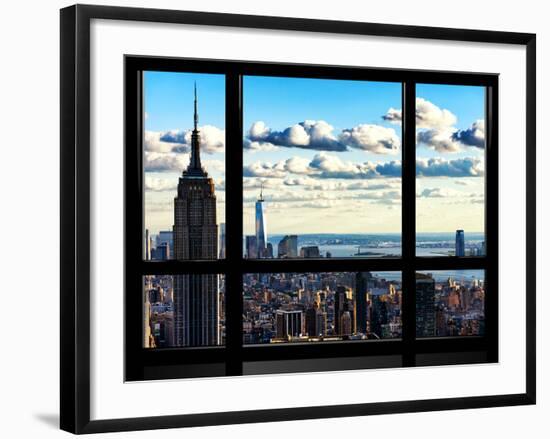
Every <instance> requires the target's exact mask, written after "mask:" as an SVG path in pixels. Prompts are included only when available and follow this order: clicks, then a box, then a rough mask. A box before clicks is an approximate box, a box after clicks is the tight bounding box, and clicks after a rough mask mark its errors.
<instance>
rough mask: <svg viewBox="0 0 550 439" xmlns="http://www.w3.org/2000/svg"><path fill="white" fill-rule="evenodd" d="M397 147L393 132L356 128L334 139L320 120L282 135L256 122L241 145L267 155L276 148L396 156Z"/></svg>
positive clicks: (375, 127) (329, 127)
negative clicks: (361, 151)
mask: <svg viewBox="0 0 550 439" xmlns="http://www.w3.org/2000/svg"><path fill="white" fill-rule="evenodd" d="M400 146H401V140H400V139H399V136H398V135H397V133H396V132H395V130H394V129H393V128H386V127H383V126H380V125H371V124H360V125H357V126H355V127H353V128H346V129H343V130H342V131H341V132H340V134H339V135H338V136H336V135H335V134H334V127H333V126H332V125H330V124H329V123H327V122H325V121H324V120H318V121H315V120H306V121H304V122H300V123H297V124H294V125H292V126H290V127H288V128H285V129H284V130H283V131H274V130H272V129H271V128H269V127H268V126H267V125H266V124H265V122H263V121H257V122H254V123H253V124H252V126H251V127H250V129H249V130H248V135H247V137H246V138H245V141H244V148H245V149H247V150H250V151H270V150H273V149H275V148H277V147H293V148H303V149H310V150H317V151H347V150H349V149H350V148H355V149H361V150H363V151H368V152H372V153H375V154H396V153H397V151H398V150H399V148H400Z"/></svg>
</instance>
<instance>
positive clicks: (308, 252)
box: [300, 245, 321, 258]
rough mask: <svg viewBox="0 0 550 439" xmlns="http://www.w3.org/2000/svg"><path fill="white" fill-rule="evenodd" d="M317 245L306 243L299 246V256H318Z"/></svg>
mask: <svg viewBox="0 0 550 439" xmlns="http://www.w3.org/2000/svg"><path fill="white" fill-rule="evenodd" d="M320 255H321V254H320V252H319V247H318V246H316V245H308V246H305V247H300V257H301V258H318V257H320Z"/></svg>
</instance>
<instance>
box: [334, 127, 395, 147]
mask: <svg viewBox="0 0 550 439" xmlns="http://www.w3.org/2000/svg"><path fill="white" fill-rule="evenodd" d="M339 139H340V142H342V143H343V144H345V145H348V146H350V147H352V148H357V149H361V150H363V151H369V152H373V153H375V154H397V152H398V151H399V148H400V147H401V140H400V139H399V136H398V135H397V133H396V132H395V130H394V129H393V128H386V127H383V126H380V125H370V124H361V125H357V126H356V127H354V128H351V129H345V130H342V132H341V133H340V136H339Z"/></svg>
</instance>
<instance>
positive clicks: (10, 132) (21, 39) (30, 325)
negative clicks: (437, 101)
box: [0, 0, 550, 438]
mask: <svg viewBox="0 0 550 439" xmlns="http://www.w3.org/2000/svg"><path fill="white" fill-rule="evenodd" d="M102 3H107V2H106V1H105V2H102ZM263 3H265V4H263ZM263 3H262V5H261V7H260V6H259V2H244V1H241V2H239V1H232V2H214V1H208V0H202V1H201V2H191V1H190V2H185V3H184V2H174V1H173V2H169V1H157V2H154V3H153V2H123V1H119V2H117V4H119V5H132V6H150V7H152V6H155V7H167V8H170V7H171V8H177V9H196V10H211V11H220V12H236V13H256V14H267V15H290V16H304V17H313V18H330V19H343V20H345V19H347V20H360V21H373V22H387V23H403V24H417V25H436V26H447V27H470V28H486V29H494V30H513V31H528V32H537V33H538V38H539V39H538V48H539V50H538V54H539V71H538V77H539V84H538V87H539V93H538V102H539V108H538V112H539V115H538V120H539V126H540V129H539V133H538V134H539V142H538V144H539V151H538V155H539V165H538V168H539V194H538V198H539V218H538V222H539V225H542V224H543V223H544V217H545V216H546V215H547V212H545V210H546V209H547V206H546V205H544V204H543V198H544V197H545V195H546V194H545V193H544V190H543V188H542V187H543V185H544V183H545V182H544V181H543V179H545V178H546V179H548V177H547V176H546V177H545V176H544V175H543V173H544V169H543V168H542V163H544V162H545V160H547V159H548V158H547V155H548V153H547V152H546V151H545V150H544V149H543V148H542V146H541V145H544V144H545V140H547V139H546V137H547V136H546V135H545V132H544V131H543V128H544V127H543V124H542V121H543V119H544V117H545V116H546V115H545V114H544V112H543V111H542V110H543V108H542V107H543V106H542V104H541V103H542V101H543V100H545V99H550V95H549V92H548V90H549V89H548V87H547V86H545V84H543V82H542V78H543V77H544V76H545V73H546V67H547V59H546V58H545V57H544V56H543V54H544V53H545V51H546V52H547V51H548V50H547V48H546V46H547V41H548V40H549V39H550V31H548V30H545V27H546V24H547V23H546V19H545V17H547V15H548V14H547V13H546V11H543V10H542V6H538V5H537V3H536V2H534V1H523V2H521V3H520V4H519V5H518V3H517V2H514V3H513V4H514V6H513V7H511V6H507V5H505V4H503V2H494V3H493V2H491V3H489V2H488V4H481V2H470V1H462V2H460V3H458V2H457V3H455V4H453V5H450V4H446V5H445V6H444V5H443V3H442V2H441V1H434V2H428V1H422V2H414V3H413V2H407V1H401V0H395V1H393V2H391V4H390V3H387V2H385V3H384V2H380V3H372V4H369V5H368V6H367V5H366V4H365V5H364V6H359V5H358V3H359V2H351V1H344V0H340V1H339V2H337V3H336V4H335V3H333V2H331V3H330V4H329V3H327V4H326V5H322V4H321V3H320V2H319V1H316V2H309V3H308V2H303V3H302V4H298V3H297V2H295V1H294V2H287V1H283V0H279V1H277V2H269V3H267V2H263ZM540 3H541V4H542V2H540ZM66 4H67V3H63V2H56V1H51V2H49V3H48V4H41V3H39V2H24V3H23V2H22V3H21V5H20V6H15V5H14V4H11V5H10V6H9V7H6V6H5V7H4V8H3V11H2V18H1V20H2V26H1V29H2V30H1V32H2V39H1V40H0V41H2V43H1V44H2V46H1V47H2V69H0V75H1V80H0V87H1V92H0V96H1V98H0V102H1V103H2V105H1V106H0V111H1V112H2V117H1V119H0V120H2V122H3V123H2V128H3V130H2V134H3V135H2V152H3V153H4V154H3V156H2V160H0V191H1V193H2V210H1V212H2V215H1V216H0V221H1V225H2V228H1V230H2V238H3V239H2V242H3V244H4V245H3V246H2V247H3V251H2V252H0V255H1V256H0V258H2V264H1V265H0V266H1V267H2V275H3V276H2V277H3V282H2V286H3V292H4V294H3V295H2V297H3V299H4V300H3V305H4V306H3V309H2V310H3V312H2V318H3V320H2V321H3V325H2V329H3V331H2V335H3V341H4V343H3V351H2V352H3V355H2V357H1V359H2V360H1V362H0V368H1V369H0V370H1V373H0V376H1V377H2V378H1V379H2V384H1V392H0V393H1V399H0V401H1V403H2V407H1V410H0V413H1V415H0V419H1V421H2V422H1V423H0V431H5V433H7V434H6V436H7V437H23V436H27V437H28V436H31V437H32V436H33V435H34V436H36V437H38V436H39V437H50V436H54V435H61V434H63V433H61V432H58V431H57V430H56V426H55V424H56V422H57V412H58V396H57V395H58V378H57V376H58V352H59V348H58V335H59V329H58V319H59V313H58V285H59V280H58V279H59V276H58V270H59V264H58V252H59V250H58V249H59V245H58V238H59V235H58V224H59V223H58V206H59V195H58V186H59V180H58V174H59V165H58V158H59V153H58V140H59V137H58V125H59V119H58V102H59V101H58V94H59V89H58V74H59V70H58V62H59V59H58V39H59V36H58V11H57V9H58V8H59V7H62V6H65V5H66ZM491 14H494V15H493V16H492V15H491ZM426 56H430V54H426ZM546 76H548V74H547V73H546ZM547 117H548V116H546V118H547ZM6 152H7V157H6ZM508 178H514V176H513V175H510V176H508ZM548 183H550V182H548V181H547V182H546V184H548ZM547 240H548V235H547V233H546V234H545V231H544V229H543V228H542V227H539V250H542V249H543V248H544V247H545V244H550V243H547V242H546V241H547ZM28 260H30V261H32V264H33V266H34V267H35V268H34V271H33V272H29V271H28V270H27V264H26V263H25V262H26V261H28ZM546 262H547V261H546V260H544V259H543V254H542V251H539V263H538V269H539V272H540V273H543V272H544V265H545V263H546ZM542 288H543V285H542V282H541V283H539V302H538V305H539V307H538V309H539V316H540V315H541V314H542V310H543V309H544V307H545V305H546V303H545V302H546V301H545V299H544V297H543V296H542V293H543V291H541V290H542ZM547 328H548V324H546V325H545V324H544V322H542V319H539V331H538V333H539V339H538V341H539V343H538V344H539V359H540V363H539V370H542V368H543V365H542V363H543V361H544V360H545V359H547V355H548V354H547V352H545V351H543V350H542V346H543V343H544V340H543V339H544V338H545V335H546V334H545V332H546V331H547ZM544 357H546V358H544ZM448 379H449V380H452V377H449V378H448ZM547 382H548V381H547V380H544V377H543V376H542V375H541V374H539V405H538V406H536V407H516V408H502V409H485V410H469V411H459V412H443V413H425V414H405V415H392V416H379V417H367V418H349V419H338V420H316V421H303V422H287V423H277V424H269V425H266V424H258V425H246V426H226V427H211V428H203V429H194V430H186V431H185V434H187V435H188V436H189V437H217V436H219V435H221V434H223V435H231V436H233V435H235V436H237V435H256V436H262V437H280V436H281V435H292V436H293V437H294V436H297V435H299V434H308V433H310V434H311V433H314V434H315V435H316V436H319V437H331V438H333V437H334V436H335V435H338V434H341V433H342V432H350V434H361V435H365V436H377V437H385V436H390V435H391V436H405V435H407V436H408V437H423V438H430V437H440V436H442V435H445V436H446V437H449V438H454V437H456V438H459V437H460V438H463V437H464V436H470V437H482V436H483V435H492V436H497V435H498V436H499V437H509V436H510V437H514V436H515V437H517V436H520V435H521V436H524V435H526V434H529V433H531V434H534V433H535V431H536V430H539V429H540V430H542V428H543V427H544V426H546V425H547V423H546V422H545V419H544V416H543V413H544V412H545V411H546V412H547V411H548V408H549V404H548V403H547V401H548V399H547V398H546V393H547V392H546V391H545V390H547V389H548V384H547ZM245 397H253V395H252V396H251V395H245ZM143 403H144V404H155V403H156V404H162V398H159V399H158V400H157V401H150V400H148V401H143ZM181 434H182V431H177V430H175V431H162V432H140V433H131V435H133V436H143V437H146V436H150V437H153V435H155V437H158V436H164V437H169V436H170V437H176V435H178V436H179V435H181ZM120 436H121V435H119V436H118V437H120Z"/></svg>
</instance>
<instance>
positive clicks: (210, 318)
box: [173, 86, 219, 346]
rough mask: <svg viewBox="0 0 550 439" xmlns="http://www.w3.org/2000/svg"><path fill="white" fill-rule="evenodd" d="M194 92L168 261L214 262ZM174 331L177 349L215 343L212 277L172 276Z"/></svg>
mask: <svg viewBox="0 0 550 439" xmlns="http://www.w3.org/2000/svg"><path fill="white" fill-rule="evenodd" d="M197 126H198V113H197V88H196V86H195V101H194V128H193V132H192V134H191V157H190V160H189V165H188V166H187V169H186V170H184V171H183V173H182V176H181V177H180V178H179V183H178V193H177V196H176V198H175V199H174V227H173V237H174V259H176V260H179V261H182V260H189V259H216V258H217V257H218V226H217V224H216V195H215V193H214V182H213V180H212V178H210V177H209V176H208V173H207V172H206V171H205V170H204V169H203V168H202V166H201V158H200V133H199V130H198V128H197ZM174 326H175V329H174V331H175V344H176V345H177V346H207V345H216V344H218V343H219V291H218V275H216V274H200V275H196V274H194V275H176V276H174Z"/></svg>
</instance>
